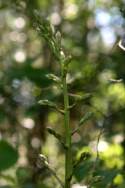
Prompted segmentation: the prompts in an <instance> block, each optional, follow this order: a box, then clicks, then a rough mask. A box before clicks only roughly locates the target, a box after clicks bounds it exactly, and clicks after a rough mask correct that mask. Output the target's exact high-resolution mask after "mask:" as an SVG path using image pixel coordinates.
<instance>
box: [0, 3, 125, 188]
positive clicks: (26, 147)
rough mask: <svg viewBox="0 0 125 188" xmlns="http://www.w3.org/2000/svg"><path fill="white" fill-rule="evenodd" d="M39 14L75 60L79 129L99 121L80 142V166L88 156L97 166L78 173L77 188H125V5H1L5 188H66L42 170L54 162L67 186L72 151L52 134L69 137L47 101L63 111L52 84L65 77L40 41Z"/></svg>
mask: <svg viewBox="0 0 125 188" xmlns="http://www.w3.org/2000/svg"><path fill="white" fill-rule="evenodd" d="M34 12H35V13H40V14H41V15H42V17H43V18H45V19H48V20H49V21H50V23H51V24H52V27H53V30H54V33H56V32H57V31H60V32H61V34H62V46H63V48H64V51H65V53H66V54H71V55H72V60H71V64H70V70H69V73H68V80H67V82H68V89H69V96H70V104H72V102H73V95H74V94H75V95H81V96H84V97H83V98H84V100H82V101H80V102H79V103H78V104H77V105H76V106H75V107H74V108H73V109H72V110H71V114H70V116H71V122H70V123H71V127H72V129H75V128H76V127H77V124H78V121H79V119H80V118H81V117H82V116H83V115H85V114H86V113H88V112H92V113H93V116H92V118H91V119H90V120H89V121H87V122H86V123H85V125H84V126H83V127H81V129H80V131H79V132H78V133H76V134H74V136H73V144H72V151H73V156H74V159H75V158H78V157H79V156H80V153H81V152H83V151H85V152H89V153H90V157H89V159H87V160H85V161H84V162H83V163H82V164H80V165H79V167H77V169H76V171H75V172H74V175H73V179H72V184H73V186H72V188H87V184H89V183H90V182H89V181H90V175H91V172H92V171H93V169H94V173H95V175H96V177H98V178H97V180H96V179H94V181H93V183H92V185H91V187H92V188H125V52H124V51H123V50H122V49H120V48H119V47H118V41H119V40H120V38H121V37H122V36H123V35H124V32H125V28H124V27H125V19H124V18H125V1H124V0H96V1H94V0H0V188H14V187H15V188H52V187H56V188H58V187H59V186H58V184H57V181H56V179H55V177H53V176H52V175H51V173H50V172H49V171H48V170H47V169H46V168H45V167H44V166H40V165H39V162H38V156H39V154H40V153H43V154H45V155H46V156H47V157H48V161H49V163H50V164H51V166H52V168H53V169H56V173H57V174H58V176H59V177H60V178H61V179H63V178H64V151H63V149H62V147H61V146H60V144H58V142H57V140H56V139H55V138H54V137H53V136H51V135H49V134H48V133H47V132H46V127H51V128H53V129H55V130H57V131H58V132H60V133H61V134H62V135H63V133H64V129H63V117H62V115H61V114H59V113H58V112H56V111H54V110H53V109H50V108H48V107H46V106H40V105H39V104H38V101H39V100H40V99H50V100H52V101H53V102H56V104H58V105H59V106H61V107H62V106H63V98H62V91H61V90H60V89H59V88H58V87H57V85H55V84H54V83H53V82H52V81H51V80H49V79H48V78H47V77H46V74H48V73H55V74H56V75H60V70H59V66H58V62H56V61H55V58H54V56H53V54H52V53H51V50H50V48H49V47H48V44H47V43H46V42H45V40H44V39H43V38H42V36H41V35H40V34H39V33H38V27H37V24H36V22H35V16H34Z"/></svg>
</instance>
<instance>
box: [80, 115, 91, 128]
mask: <svg viewBox="0 0 125 188" xmlns="http://www.w3.org/2000/svg"><path fill="white" fill-rule="evenodd" d="M92 115H93V113H92V112H88V113H86V114H85V115H84V116H83V117H82V118H81V119H80V121H79V126H81V125H83V124H84V123H85V122H86V121H88V120H89V119H90V118H91V117H92Z"/></svg>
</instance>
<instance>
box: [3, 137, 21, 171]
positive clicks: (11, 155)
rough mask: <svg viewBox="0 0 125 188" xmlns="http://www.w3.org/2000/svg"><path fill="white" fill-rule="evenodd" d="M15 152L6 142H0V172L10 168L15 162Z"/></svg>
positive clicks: (16, 155) (16, 154) (16, 157)
mask: <svg viewBox="0 0 125 188" xmlns="http://www.w3.org/2000/svg"><path fill="white" fill-rule="evenodd" d="M17 159H18V153H17V151H16V150H15V149H14V148H13V147H12V146H11V145H10V144H9V143H7V142H6V141H4V140H1V141H0V171H2V170H6V169H8V168H10V167H11V166H12V165H14V164H15V163H16V162H17Z"/></svg>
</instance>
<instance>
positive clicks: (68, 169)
mask: <svg viewBox="0 0 125 188" xmlns="http://www.w3.org/2000/svg"><path fill="white" fill-rule="evenodd" d="M62 83H63V95H64V127H65V144H66V146H67V149H66V151H65V188H70V182H71V175H72V153H71V128H70V123H69V121H70V111H69V97H68V89H67V83H66V73H65V70H63V71H62Z"/></svg>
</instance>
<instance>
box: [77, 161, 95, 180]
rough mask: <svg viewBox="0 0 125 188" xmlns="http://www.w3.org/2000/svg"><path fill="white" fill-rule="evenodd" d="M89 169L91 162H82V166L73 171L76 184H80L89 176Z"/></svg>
mask: <svg viewBox="0 0 125 188" xmlns="http://www.w3.org/2000/svg"><path fill="white" fill-rule="evenodd" d="M91 168H92V162H84V164H81V165H79V166H77V167H76V168H75V169H74V172H73V175H74V176H75V178H76V179H77V181H78V182H81V181H82V180H83V179H84V178H86V177H87V176H88V175H89V173H90V170H91Z"/></svg>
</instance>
